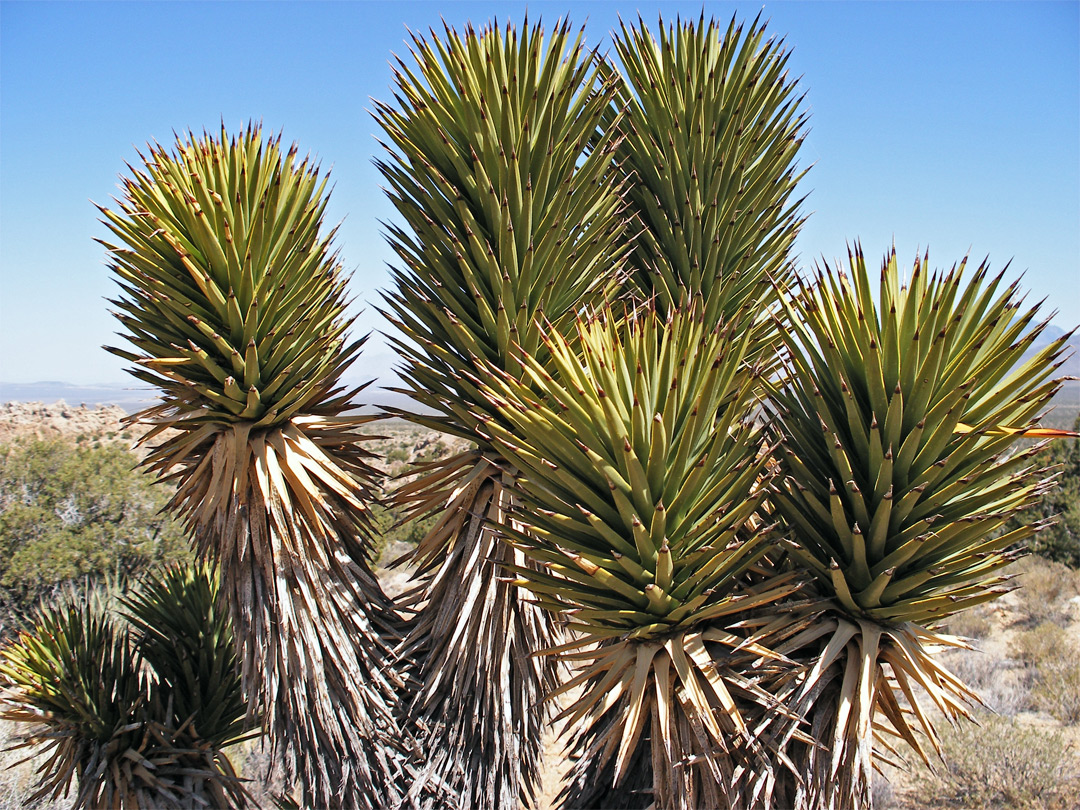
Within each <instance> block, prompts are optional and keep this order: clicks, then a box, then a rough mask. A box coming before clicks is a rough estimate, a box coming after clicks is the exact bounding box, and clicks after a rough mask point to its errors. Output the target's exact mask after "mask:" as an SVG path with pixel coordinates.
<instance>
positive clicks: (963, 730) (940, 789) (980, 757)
mask: <svg viewBox="0 0 1080 810" xmlns="http://www.w3.org/2000/svg"><path fill="white" fill-rule="evenodd" d="M941 736H942V744H943V748H944V755H945V765H944V766H942V767H939V769H938V772H937V773H931V772H930V771H928V770H926V769H921V770H920V771H919V772H918V773H917V774H915V778H914V779H913V780H912V787H911V790H910V792H909V795H908V798H909V799H912V800H914V802H915V804H916V806H921V807H963V808H971V809H972V810H974V808H1034V807H1039V808H1063V809H1064V808H1070V807H1071V806H1072V805H1071V804H1070V803H1071V801H1072V799H1073V798H1074V797H1075V791H1076V789H1077V786H1078V785H1080V783H1078V782H1077V774H1076V772H1075V770H1074V769H1075V763H1074V761H1073V758H1072V756H1071V754H1072V752H1071V749H1070V746H1069V745H1068V744H1067V742H1066V738H1065V736H1064V735H1063V734H1062V732H1061V731H1060V730H1056V729H1042V728H1037V727H1032V726H1027V725H1023V724H1021V723H1019V722H1018V721H1017V720H1014V719H1011V718H1006V717H999V716H996V715H993V714H989V713H983V714H980V715H979V716H978V725H976V724H974V723H963V724H961V725H960V726H958V727H956V728H953V727H950V726H946V727H945V728H944V729H943V730H942V735H941Z"/></svg>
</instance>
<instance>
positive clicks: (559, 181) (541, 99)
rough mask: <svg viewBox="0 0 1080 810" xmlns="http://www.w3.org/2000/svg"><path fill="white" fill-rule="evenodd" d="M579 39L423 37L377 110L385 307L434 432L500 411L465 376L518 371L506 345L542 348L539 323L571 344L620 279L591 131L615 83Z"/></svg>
mask: <svg viewBox="0 0 1080 810" xmlns="http://www.w3.org/2000/svg"><path fill="white" fill-rule="evenodd" d="M581 39H582V35H581V34H579V35H578V36H577V38H576V39H575V38H573V37H572V36H571V34H570V28H569V23H568V22H564V23H562V24H559V23H556V27H555V30H554V32H553V33H552V34H551V35H550V36H548V37H546V38H545V35H544V31H543V29H542V28H541V26H539V25H536V26H533V27H531V28H530V27H529V25H528V22H527V21H526V24H525V28H524V30H523V31H522V32H521V33H520V34H519V33H518V32H517V31H516V30H515V29H513V28H512V27H511V26H510V25H509V24H508V25H507V27H506V31H505V32H503V31H502V30H500V29H499V28H496V27H489V28H485V29H483V30H482V31H480V32H477V31H475V30H474V29H473V28H472V27H471V26H470V27H469V28H468V30H467V32H466V34H465V35H464V36H462V35H460V34H458V33H457V32H456V31H454V30H452V29H450V28H447V29H446V32H445V37H444V39H440V38H439V37H438V36H436V35H435V34H434V32H433V33H432V39H431V41H430V42H428V41H427V40H424V39H421V38H419V37H416V38H415V39H414V42H413V46H414V49H413V51H412V55H413V56H414V58H415V60H416V62H417V70H418V74H419V75H416V74H414V73H413V70H412V69H411V68H409V67H408V66H406V65H405V64H404V63H401V70H402V72H401V73H398V74H397V77H396V79H397V85H398V92H397V95H396V99H397V102H398V105H399V107H400V109H395V108H394V107H391V106H389V105H386V104H382V103H378V102H377V106H378V116H377V117H378V120H379V123H380V124H381V125H382V127H383V128H384V130H385V131H386V133H387V135H388V136H389V139H390V145H388V147H387V151H388V159H387V160H386V161H383V162H379V164H378V165H379V168H380V170H381V171H382V173H383V175H384V176H385V177H386V179H387V181H388V183H389V190H388V193H389V195H390V199H391V201H392V202H393V203H394V205H395V207H396V209H397V211H398V213H399V214H400V215H401V217H402V219H403V220H404V221H405V223H406V224H407V226H408V230H405V229H404V228H400V227H397V226H396V225H393V224H391V225H388V226H387V228H388V231H389V240H390V243H391V245H392V247H393V248H394V250H395V252H396V253H397V254H398V257H399V259H400V261H401V263H402V265H403V267H401V268H398V269H394V270H393V271H392V274H393V277H394V281H395V285H396V288H395V289H394V290H393V291H391V292H389V293H387V294H386V298H387V301H388V303H389V306H390V309H391V310H392V314H391V316H390V317H391V320H392V321H393V322H394V323H395V325H396V326H397V327H398V329H399V330H400V332H401V333H402V335H403V337H404V339H399V340H397V341H396V345H397V346H398V349H399V350H400V352H401V354H402V356H403V357H404V359H405V364H404V367H403V368H402V376H403V378H404V379H405V380H406V381H407V383H408V384H409V389H408V390H407V393H408V394H410V396H412V397H413V399H415V400H416V401H417V402H418V403H420V404H421V405H424V406H426V407H428V408H430V409H431V410H433V411H435V413H436V414H438V415H439V416H438V417H437V418H432V419H426V420H421V419H420V418H419V417H417V416H416V415H410V418H412V419H414V420H415V421H418V422H421V421H422V423H423V424H427V425H428V426H429V427H431V428H433V429H435V430H442V431H449V432H452V433H455V434H457V435H459V436H461V437H463V438H465V439H468V440H470V441H475V440H476V439H477V437H478V436H477V429H476V427H477V418H478V417H477V412H479V413H481V414H487V415H489V416H495V417H497V416H498V412H497V410H496V409H494V408H492V407H491V406H490V405H489V404H488V403H487V401H486V400H485V398H484V397H483V396H482V395H481V393H480V391H479V390H478V389H477V387H476V385H475V383H474V382H473V380H472V378H473V377H475V376H476V374H477V373H478V372H479V373H486V370H485V364H486V363H492V364H494V365H495V366H497V367H499V368H502V369H504V370H507V371H511V372H512V371H513V370H514V369H515V368H516V366H517V364H516V361H515V360H514V359H513V351H512V350H513V347H514V346H515V345H520V346H522V347H523V348H524V349H525V351H527V352H529V353H537V352H542V351H543V342H542V340H541V336H542V330H541V329H540V328H539V326H538V325H537V321H538V318H539V317H540V316H544V317H546V318H547V319H548V320H549V322H550V324H551V327H552V328H554V329H556V330H558V331H560V332H563V333H565V334H572V333H573V315H574V313H576V312H578V311H580V310H581V308H583V307H589V306H597V305H599V304H601V303H602V302H603V301H604V300H605V299H606V296H607V294H608V293H610V292H611V290H612V287H613V285H614V283H615V280H616V271H617V270H618V268H619V267H620V264H621V258H622V255H623V253H624V252H625V247H624V246H623V244H622V240H620V239H619V234H620V233H621V230H622V221H621V219H620V217H619V209H620V207H621V202H620V198H619V194H618V192H619V189H618V187H617V186H613V185H612V184H611V183H610V178H609V177H608V176H607V175H608V172H609V170H610V167H611V163H612V155H613V152H614V148H615V147H614V143H613V139H614V137H615V134H614V133H613V132H609V133H608V134H606V135H601V136H599V137H597V135H596V130H597V127H598V125H599V124H600V121H601V118H602V117H603V116H604V115H605V114H606V113H607V107H608V105H609V103H610V102H611V99H612V94H613V87H612V84H613V83H612V82H611V81H608V82H606V83H603V82H601V80H600V78H599V70H600V69H599V61H598V59H597V58H596V56H595V54H594V53H590V52H587V51H585V50H584V48H583V46H582V42H581Z"/></svg>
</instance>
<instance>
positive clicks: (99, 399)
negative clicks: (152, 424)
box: [0, 380, 156, 413]
mask: <svg viewBox="0 0 1080 810" xmlns="http://www.w3.org/2000/svg"><path fill="white" fill-rule="evenodd" d="M60 400H63V401H64V402H66V403H67V404H68V405H71V406H72V407H77V406H79V405H87V406H91V407H93V406H99V405H119V406H120V407H121V408H123V409H124V410H125V411H126V412H127V413H134V412H135V411H137V410H139V409H141V408H145V407H147V406H148V405H153V404H154V402H155V401H156V397H155V396H154V392H153V391H151V390H150V389H149V388H133V387H132V386H131V385H130V384H124V383H101V384H98V385H75V384H73V383H66V382H56V381H52V380H50V381H46V382H33V383H11V382H0V402H43V403H45V404H47V405H48V404H52V403H54V402H59V401H60Z"/></svg>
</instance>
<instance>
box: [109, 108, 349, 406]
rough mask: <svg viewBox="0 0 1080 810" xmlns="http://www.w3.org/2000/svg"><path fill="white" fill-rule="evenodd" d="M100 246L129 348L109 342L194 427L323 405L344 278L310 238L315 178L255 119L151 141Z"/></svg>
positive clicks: (327, 241) (316, 237) (333, 363)
mask: <svg viewBox="0 0 1080 810" xmlns="http://www.w3.org/2000/svg"><path fill="white" fill-rule="evenodd" d="M131 172H132V176H131V177H130V178H124V180H123V183H124V197H123V199H122V200H119V201H118V209H119V210H117V211H111V210H107V209H104V208H102V209H101V210H102V213H103V214H104V215H105V222H106V224H107V225H108V227H109V229H110V230H111V231H112V232H113V234H114V235H115V236H116V237H117V238H118V239H119V240H120V242H121V245H119V246H118V245H113V244H110V243H108V242H103V243H102V244H104V245H105V247H106V248H108V250H109V252H110V260H111V266H112V269H113V270H114V272H115V273H116V274H117V276H118V280H119V283H120V286H121V288H122V289H123V291H124V296H123V297H121V298H120V299H119V300H116V301H113V302H112V303H113V304H114V305H115V306H116V307H117V308H118V309H119V312H118V313H117V318H118V319H119V320H120V322H121V323H122V324H123V325H124V327H125V328H126V330H127V332H128V335H127V337H128V340H130V341H131V343H132V344H134V346H135V348H136V350H137V351H136V352H131V351H126V350H123V349H115V348H113V349H109V350H110V351H111V352H113V353H114V354H117V355H119V356H120V357H123V358H124V359H126V360H129V361H131V362H133V363H135V364H136V366H135V368H133V369H132V370H131V373H132V374H133V375H134V376H136V377H138V378H139V379H140V380H142V381H144V382H147V383H149V384H151V385H153V386H155V387H158V388H160V389H161V390H162V391H163V392H164V393H165V395H166V399H167V402H168V403H170V404H172V405H173V406H175V408H176V409H177V410H178V411H179V412H180V413H181V414H182V415H183V416H185V417H187V418H190V419H193V420H196V421H199V422H206V421H211V422H219V423H221V422H224V423H232V422H237V421H250V422H254V423H256V424H257V425H259V426H270V425H276V424H280V423H282V422H285V421H287V420H288V419H289V418H290V417H291V416H292V415H294V414H296V413H301V412H304V411H305V410H310V409H311V408H312V407H313V406H315V405H323V404H325V400H327V399H328V397H329V396H330V395H331V393H332V391H333V388H334V386H335V385H336V383H337V380H338V378H339V377H340V375H341V372H342V371H343V370H344V369H345V368H346V367H347V366H348V365H349V364H350V363H351V362H352V360H353V358H354V356H355V353H356V350H357V348H358V345H359V344H358V343H354V344H352V345H346V344H345V342H344V341H345V330H346V328H347V327H348V323H349V321H348V320H347V319H346V318H345V317H344V310H345V305H346V301H345V292H344V284H345V279H344V277H343V275H342V273H341V269H340V267H339V265H338V263H337V257H336V254H334V253H332V252H331V241H332V239H333V235H334V233H333V231H330V232H329V233H328V234H322V233H320V230H321V227H322V220H323V214H324V212H325V209H326V199H327V198H326V193H325V191H326V180H327V178H326V176H320V172H319V170H318V168H317V167H316V166H313V165H312V164H311V163H310V162H309V160H307V159H304V160H299V159H298V157H297V150H296V147H295V146H293V148H291V149H290V150H289V151H288V152H287V153H286V154H282V152H281V149H280V137H279V138H277V139H271V140H269V141H265V142H264V140H263V136H262V133H261V131H260V129H259V128H258V127H255V126H251V127H249V128H248V129H247V130H246V131H245V132H244V133H243V134H242V135H241V136H240V137H239V138H233V139H231V140H230V139H229V138H228V136H227V135H226V133H225V131H224V128H223V129H222V133H221V138H220V140H216V139H214V138H211V137H209V136H205V137H204V138H203V139H201V140H197V139H196V138H195V137H194V136H193V135H192V136H190V138H189V139H188V140H187V141H183V140H178V142H177V145H176V149H175V151H174V152H171V153H170V152H168V151H166V150H165V149H164V148H163V147H160V146H153V147H151V148H150V152H149V155H148V156H147V157H146V158H145V166H144V167H143V169H141V170H139V169H135V168H132V170H131Z"/></svg>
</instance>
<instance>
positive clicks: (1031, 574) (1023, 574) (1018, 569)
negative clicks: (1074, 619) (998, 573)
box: [1010, 556, 1080, 626]
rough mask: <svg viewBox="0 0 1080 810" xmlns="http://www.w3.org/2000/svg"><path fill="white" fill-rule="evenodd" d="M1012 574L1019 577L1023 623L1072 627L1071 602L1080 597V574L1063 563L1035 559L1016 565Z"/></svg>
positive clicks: (1017, 605)
mask: <svg viewBox="0 0 1080 810" xmlns="http://www.w3.org/2000/svg"><path fill="white" fill-rule="evenodd" d="M1010 573H1012V574H1016V575H1018V577H1019V582H1020V589H1019V590H1018V591H1017V594H1016V596H1017V603H1016V607H1017V611H1018V612H1019V613H1020V616H1021V618H1022V620H1023V621H1025V622H1027V623H1028V624H1032V625H1037V624H1040V623H1043V622H1047V621H1052V622H1055V623H1056V624H1059V625H1062V626H1064V625H1065V624H1067V623H1068V621H1069V612H1070V605H1069V602H1068V600H1069V599H1071V598H1072V597H1074V596H1077V595H1080V572H1077V571H1074V570H1073V569H1071V568H1069V567H1068V566H1067V565H1063V564H1062V563H1059V562H1054V561H1052V560H1045V559H1043V558H1041V557H1037V556H1031V557H1025V558H1024V559H1022V560H1020V561H1018V562H1016V563H1014V564H1013V565H1012V566H1011V568H1010Z"/></svg>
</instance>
